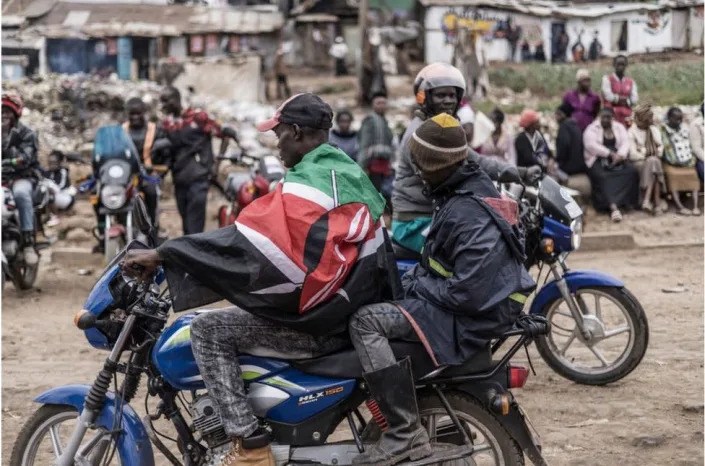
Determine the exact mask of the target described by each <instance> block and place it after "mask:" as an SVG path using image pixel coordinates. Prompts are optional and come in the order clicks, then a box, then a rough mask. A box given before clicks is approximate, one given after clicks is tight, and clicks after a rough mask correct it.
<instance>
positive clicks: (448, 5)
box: [421, 0, 703, 62]
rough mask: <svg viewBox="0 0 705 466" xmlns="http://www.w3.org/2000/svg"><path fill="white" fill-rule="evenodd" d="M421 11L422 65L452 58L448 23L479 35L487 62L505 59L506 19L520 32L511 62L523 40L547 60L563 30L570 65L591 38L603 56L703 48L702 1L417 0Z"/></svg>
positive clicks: (550, 57)
mask: <svg viewBox="0 0 705 466" xmlns="http://www.w3.org/2000/svg"><path fill="white" fill-rule="evenodd" d="M421 4H422V5H423V6H424V7H425V8H424V13H423V24H424V26H425V31H426V32H425V38H424V45H425V53H426V56H425V59H426V62H432V61H438V60H441V61H450V60H451V57H452V54H453V25H454V24H459V25H460V26H461V27H469V28H475V29H478V30H481V31H482V39H483V45H484V50H485V54H486V56H487V58H488V59H489V60H508V59H509V56H510V55H511V52H510V43H509V41H508V40H507V39H506V38H505V37H504V35H505V34H506V28H507V21H508V20H510V22H511V24H512V25H514V26H519V27H520V28H521V35H520V38H519V40H518V43H517V46H516V50H515V53H514V55H513V56H512V59H513V60H515V61H519V60H520V59H521V45H522V44H523V43H524V41H526V42H527V43H528V45H529V46H530V49H531V52H532V53H533V52H535V50H536V46H537V45H539V44H542V45H543V48H544V53H545V55H546V60H547V61H551V60H552V58H554V57H553V53H552V52H555V51H556V50H557V44H558V40H559V37H560V36H561V35H562V32H563V31H565V33H566V34H567V36H568V46H567V53H566V60H568V61H572V60H573V56H572V53H571V51H572V49H573V47H574V46H575V45H576V44H578V43H581V44H582V46H583V47H584V49H585V53H586V54H587V51H588V48H589V46H590V43H591V42H592V41H593V40H594V38H595V37H597V39H598V40H599V42H600V44H601V45H602V47H603V49H602V54H603V55H607V56H614V55H617V54H620V53H624V54H627V55H629V54H635V53H649V52H661V51H664V50H672V49H687V50H692V49H702V48H703V0H680V1H662V2H660V3H646V2H636V3H632V2H629V3H581V4H570V3H566V2H561V3H558V2H551V1H541V0H529V1H518V0H494V1H483V0H421Z"/></svg>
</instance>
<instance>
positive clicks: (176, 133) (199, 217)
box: [159, 87, 238, 235]
mask: <svg viewBox="0 0 705 466" xmlns="http://www.w3.org/2000/svg"><path fill="white" fill-rule="evenodd" d="M159 100H160V101H161V103H162V110H163V112H164V113H165V114H166V115H167V118H166V119H165V120H164V122H163V123H162V126H163V128H164V131H165V132H166V135H167V138H168V139H169V141H170V142H171V155H172V156H171V157H170V163H169V168H170V169H171V175H172V178H173V179H174V193H175V195H176V206H177V208H178V209H179V215H181V221H182V225H183V231H184V234H185V235H190V234H193V233H201V232H202V231H203V229H204V228H205V226H206V204H207V202H208V188H209V187H210V178H211V176H212V171H213V167H214V157H213V147H212V137H213V136H215V137H219V138H226V137H227V138H230V139H233V140H234V141H235V142H236V143H237V142H238V141H237V136H236V134H235V132H234V131H233V130H232V129H230V128H223V130H221V127H220V124H219V123H218V122H216V121H214V120H212V119H211V118H210V117H209V116H208V113H206V112H205V111H204V110H201V109H194V108H187V109H185V110H184V109H182V107H181V93H180V92H179V90H178V89H176V88H175V87H167V88H165V89H164V90H163V91H162V94H161V96H160V97H159Z"/></svg>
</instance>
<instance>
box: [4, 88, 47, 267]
mask: <svg viewBox="0 0 705 466" xmlns="http://www.w3.org/2000/svg"><path fill="white" fill-rule="evenodd" d="M22 107H23V105H22V99H21V98H20V96H17V95H9V94H3V95H2V177H3V180H5V179H9V180H10V181H11V183H12V184H11V186H12V194H13V195H14V197H15V203H16V204H17V210H18V211H19V213H20V227H21V228H22V234H23V235H24V244H25V248H24V259H25V262H26V263H27V265H34V264H36V263H37V261H38V260H39V256H37V252H36V251H35V250H34V208H33V205H32V188H33V184H32V172H33V170H34V169H36V168H37V165H38V162H37V136H36V135H35V134H34V131H32V130H31V129H29V128H27V127H26V126H25V125H23V124H22V123H20V121H19V120H20V116H22Z"/></svg>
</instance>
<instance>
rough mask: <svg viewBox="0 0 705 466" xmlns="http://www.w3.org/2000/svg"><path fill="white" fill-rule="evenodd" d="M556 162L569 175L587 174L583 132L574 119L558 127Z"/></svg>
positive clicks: (568, 119) (567, 119)
mask: <svg viewBox="0 0 705 466" xmlns="http://www.w3.org/2000/svg"><path fill="white" fill-rule="evenodd" d="M556 161H557V162H558V166H559V167H560V169H561V170H563V171H564V172H566V173H567V174H569V175H575V174H578V173H587V166H586V165H585V154H584V153H583V132H582V131H580V127H579V126H578V124H577V123H576V122H575V120H573V119H572V118H566V119H565V120H563V121H562V122H561V124H560V126H559V127H558V136H557V137H556Z"/></svg>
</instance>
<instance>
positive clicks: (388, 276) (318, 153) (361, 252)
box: [123, 94, 398, 466]
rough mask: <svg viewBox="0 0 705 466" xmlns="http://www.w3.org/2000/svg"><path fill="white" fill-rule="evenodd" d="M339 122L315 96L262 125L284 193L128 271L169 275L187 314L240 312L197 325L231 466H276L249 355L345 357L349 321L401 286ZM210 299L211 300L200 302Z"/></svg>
mask: <svg viewBox="0 0 705 466" xmlns="http://www.w3.org/2000/svg"><path fill="white" fill-rule="evenodd" d="M332 120H333V111H332V110H331V108H330V106H329V105H328V104H327V103H325V102H323V100H321V99H320V98H319V97H318V96H316V95H313V94H298V95H295V96H293V97H291V98H290V99H288V100H287V101H286V102H284V103H283V104H282V106H281V107H279V109H277V111H276V113H275V115H274V116H273V117H272V118H271V119H269V120H267V121H265V122H262V123H260V124H258V125H257V128H258V129H259V130H260V131H270V130H271V131H274V133H275V134H276V135H277V138H278V140H279V144H278V147H279V151H280V157H281V159H282V162H283V163H284V165H285V166H286V167H287V168H288V169H289V170H288V172H287V174H286V176H285V177H284V179H283V180H282V181H281V182H280V183H279V184H278V185H277V187H276V189H275V190H274V191H272V192H270V193H269V194H267V195H266V196H262V197H260V198H258V199H256V200H255V201H253V202H252V203H251V204H249V205H248V206H247V207H245V208H244V209H242V211H241V212H240V214H239V215H238V218H237V221H236V222H235V224H234V225H231V226H229V227H225V228H221V229H219V230H215V231H210V232H206V233H200V234H195V235H189V236H182V237H180V238H175V239H172V240H168V241H166V242H165V243H164V244H162V245H161V246H160V247H159V248H158V249H156V250H149V251H137V250H132V251H130V252H129V253H128V254H127V256H126V258H125V261H124V263H123V268H124V269H125V270H126V271H127V272H129V273H133V274H140V275H142V276H145V275H148V274H150V273H152V272H154V270H156V268H157V267H158V266H159V265H160V264H163V266H164V269H165V271H166V275H167V279H168V281H169V288H170V289H171V290H172V296H173V297H174V299H173V306H174V309H175V310H177V311H180V310H185V309H189V308H194V307H198V306H202V305H204V304H208V303H209V302H214V301H216V300H220V299H227V300H228V301H230V302H231V303H233V304H234V305H236V306H237V307H234V308H228V309H219V310H217V311H210V312H205V313H201V314H199V315H198V316H197V317H196V318H195V319H194V320H193V322H192V324H191V345H192V348H193V352H194V357H195V359H196V362H197V363H198V366H199V369H200V372H201V376H202V377H203V380H204V382H205V385H206V387H207V388H208V392H209V394H210V395H211V396H212V397H213V399H215V401H216V403H217V405H218V409H219V411H220V418H221V420H222V422H223V427H224V428H225V432H226V433H227V434H228V435H229V437H231V438H232V440H233V445H232V448H231V450H230V452H229V453H228V454H227V455H226V458H225V459H224V460H223V462H222V463H221V465H222V466H226V465H238V464H247V465H251V466H274V459H273V457H272V452H271V449H270V447H269V434H268V433H267V431H266V430H265V429H264V428H263V427H262V426H260V425H259V422H258V420H257V417H256V416H257V415H260V416H261V415H262V414H263V413H262V412H261V411H257V409H256V407H253V406H251V405H250V404H249V403H248V401H247V396H246V393H245V384H244V381H243V379H242V370H241V368H240V364H239V362H238V354H243V353H245V354H254V355H257V354H260V355H261V354H267V355H270V356H271V355H272V354H276V355H277V357H278V358H281V359H302V358H311V357H316V356H320V355H322V354H326V353H329V352H333V351H336V350H339V349H341V348H343V347H345V346H347V345H348V344H349V340H348V338H347V327H348V319H349V317H350V316H351V315H352V314H353V313H354V312H355V311H356V310H357V309H358V308H359V307H361V306H363V305H365V304H370V303H373V302H380V301H384V300H387V299H391V298H393V294H394V293H393V292H392V288H391V287H392V286H393V284H397V283H398V279H397V278H396V265H395V264H394V263H393V261H390V257H389V255H388V254H387V252H386V251H387V250H388V248H391V245H390V244H389V240H388V238H387V236H386V231H385V229H384V227H383V224H382V220H381V217H382V212H383V210H384V199H383V198H382V196H381V195H380V194H379V192H378V191H377V190H376V189H375V187H374V185H373V184H372V182H371V181H370V179H369V178H368V177H367V176H366V175H365V173H364V172H363V170H362V168H360V166H359V165H358V164H357V163H355V161H354V160H352V159H351V158H350V157H348V156H347V154H345V153H344V152H343V151H341V150H340V149H338V148H336V147H333V146H331V145H330V144H328V132H329V130H330V128H331V127H332V125H333V123H332ZM136 266H141V268H140V267H136ZM142 268H143V269H142ZM204 290H207V291H208V292H210V296H209V298H210V300H209V298H204V299H200V300H199V296H204V295H206V294H207V293H206V292H205V291H204Z"/></svg>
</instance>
